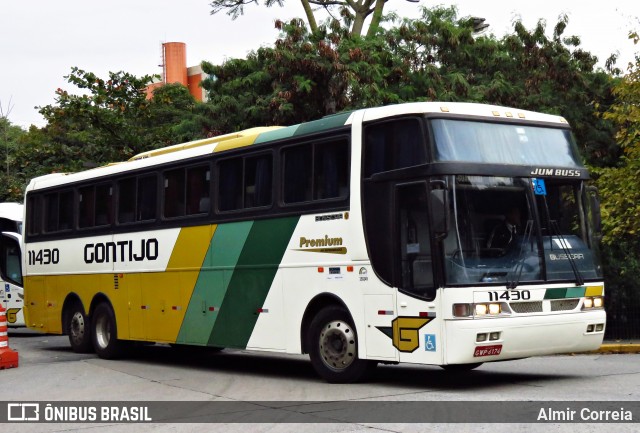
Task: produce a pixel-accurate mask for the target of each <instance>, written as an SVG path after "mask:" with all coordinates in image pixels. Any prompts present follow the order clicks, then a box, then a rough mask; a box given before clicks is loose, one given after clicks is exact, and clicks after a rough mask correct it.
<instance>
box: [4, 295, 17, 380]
mask: <svg viewBox="0 0 640 433" xmlns="http://www.w3.org/2000/svg"><path fill="white" fill-rule="evenodd" d="M6 313H7V310H5V309H4V307H3V306H2V304H0V370H2V369H5V368H14V367H17V366H18V352H16V351H15V350H11V349H10V348H9V335H8V334H7V331H8V328H7V314H6Z"/></svg>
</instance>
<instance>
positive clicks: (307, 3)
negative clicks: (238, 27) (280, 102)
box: [210, 0, 413, 37]
mask: <svg viewBox="0 0 640 433" xmlns="http://www.w3.org/2000/svg"><path fill="white" fill-rule="evenodd" d="M388 1H389V0H300V4H301V6H302V9H303V10H304V13H305V16H306V19H307V25H308V28H309V30H310V31H311V33H315V32H316V31H318V30H319V28H320V26H319V25H318V22H319V20H318V19H317V18H316V11H314V7H319V8H320V9H321V10H323V11H325V12H326V13H328V14H329V15H330V16H332V17H334V19H335V17H336V15H335V12H336V11H337V16H339V17H340V18H341V21H342V22H343V24H344V28H345V29H346V30H348V32H349V33H350V34H352V35H358V36H360V35H362V32H363V31H364V27H365V21H366V20H367V18H369V17H371V21H370V22H369V27H368V29H367V31H366V35H367V37H371V36H373V35H375V33H376V32H377V31H378V28H379V27H380V23H381V22H382V20H383V11H384V7H385V5H386V3H387V2H388ZM407 1H413V0H407ZM284 3H285V0H263V5H264V6H265V7H271V6H274V5H278V6H280V7H282V6H284ZM249 4H256V5H258V4H259V0H213V1H212V2H211V4H210V5H211V14H212V15H214V14H217V13H219V12H223V11H226V13H227V15H229V16H231V18H233V19H234V20H235V19H236V18H238V17H239V16H240V15H243V14H244V7H245V6H246V5H249Z"/></svg>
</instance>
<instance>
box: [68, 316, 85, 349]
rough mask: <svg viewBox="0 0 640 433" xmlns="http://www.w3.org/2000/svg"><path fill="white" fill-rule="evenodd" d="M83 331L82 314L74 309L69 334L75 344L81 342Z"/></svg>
mask: <svg viewBox="0 0 640 433" xmlns="http://www.w3.org/2000/svg"><path fill="white" fill-rule="evenodd" d="M85 331H86V328H85V321H84V314H82V313H81V312H79V311H76V312H75V313H74V314H73V316H72V317H71V327H70V328H69V334H70V335H71V339H72V340H73V342H74V343H75V344H82V342H83V341H84V333H85Z"/></svg>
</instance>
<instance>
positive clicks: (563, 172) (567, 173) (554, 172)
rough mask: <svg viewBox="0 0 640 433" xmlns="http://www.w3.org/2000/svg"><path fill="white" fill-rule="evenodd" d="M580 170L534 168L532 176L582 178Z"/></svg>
mask: <svg viewBox="0 0 640 433" xmlns="http://www.w3.org/2000/svg"><path fill="white" fill-rule="evenodd" d="M580 174H581V173H580V170H568V169H562V168H534V169H533V170H532V171H531V176H562V177H580Z"/></svg>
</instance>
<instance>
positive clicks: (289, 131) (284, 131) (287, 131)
mask: <svg viewBox="0 0 640 433" xmlns="http://www.w3.org/2000/svg"><path fill="white" fill-rule="evenodd" d="M298 126H300V125H293V126H288V127H286V128H281V129H276V130H274V131H267V132H263V133H262V134H260V135H258V136H257V137H256V140H255V141H254V142H253V144H258V143H266V142H267V141H273V140H281V139H283V138H289V137H292V136H293V135H294V134H295V133H296V130H297V129H298Z"/></svg>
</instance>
